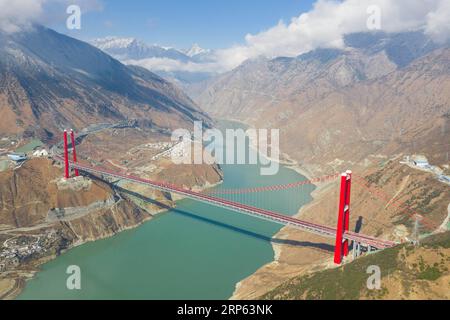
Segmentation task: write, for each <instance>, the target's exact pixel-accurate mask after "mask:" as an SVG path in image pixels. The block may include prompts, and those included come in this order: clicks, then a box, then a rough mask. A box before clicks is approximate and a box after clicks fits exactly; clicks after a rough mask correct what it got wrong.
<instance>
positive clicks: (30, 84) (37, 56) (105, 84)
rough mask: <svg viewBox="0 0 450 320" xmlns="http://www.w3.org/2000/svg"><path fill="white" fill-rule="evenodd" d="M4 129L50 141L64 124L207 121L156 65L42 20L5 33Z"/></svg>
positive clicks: (0, 83) (1, 63)
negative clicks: (115, 54)
mask: <svg viewBox="0 0 450 320" xmlns="http://www.w3.org/2000/svg"><path fill="white" fill-rule="evenodd" d="M0 110H1V111H2V115H3V116H2V118H1V119H0V132H1V133H2V134H7V135H24V136H25V137H27V136H37V137H39V138H41V139H43V140H44V141H51V140H52V139H53V138H54V136H55V134H56V133H59V132H60V131H61V130H62V129H63V128H68V127H72V128H74V129H81V128H84V127H87V126H88V125H89V124H93V123H100V122H104V123H115V122H119V121H124V120H130V119H140V120H145V121H142V122H141V123H147V125H148V126H151V124H154V125H157V126H160V127H165V128H169V129H170V128H179V127H180V126H181V127H183V126H184V127H185V126H189V127H190V126H191V122H192V121H193V120H195V119H200V120H205V121H208V118H207V116H206V115H205V114H203V113H202V112H200V111H199V110H198V109H197V106H196V105H195V103H193V102H192V100H190V99H189V98H188V97H187V96H186V95H185V94H183V93H182V92H181V91H180V90H178V89H177V88H176V87H175V86H173V85H172V84H170V83H169V82H167V81H165V80H163V79H162V78H160V77H158V76H156V75H155V74H152V73H151V72H149V71H147V70H145V69H142V68H138V67H133V68H129V67H126V66H125V65H123V64H121V63H120V62H119V61H117V60H115V59H113V58H111V57H110V56H108V55H107V54H105V53H103V52H102V51H100V50H99V49H97V48H94V47H93V46H91V45H89V44H87V43H84V42H81V41H78V40H75V39H72V38H70V37H67V36H64V35H62V34H58V33H57V32H55V31H52V30H50V29H47V28H45V27H42V26H37V25H36V26H34V27H33V28H32V29H30V30H26V31H22V32H18V33H3V32H2V33H0Z"/></svg>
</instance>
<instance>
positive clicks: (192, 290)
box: [18, 165, 313, 299]
mask: <svg viewBox="0 0 450 320" xmlns="http://www.w3.org/2000/svg"><path fill="white" fill-rule="evenodd" d="M222 169H223V173H224V181H223V184H221V185H220V186H217V187H216V188H217V189H220V188H247V187H255V186H268V185H275V184H286V183H292V182H296V181H300V180H304V179H305V177H303V176H301V175H300V174H298V173H297V172H295V171H294V170H291V169H288V168H286V167H283V166H280V170H279V172H278V174H277V175H274V176H261V175H260V165H223V166H222ZM312 191H313V187H312V186H308V187H304V189H303V192H299V190H298V189H296V190H291V191H279V192H277V193H270V196H269V194H261V195H259V196H254V197H248V199H246V197H244V196H243V197H242V199H238V200H240V201H245V202H248V204H252V205H256V204H257V205H258V206H260V207H263V208H266V209H271V210H275V211H278V212H281V213H284V214H288V215H293V214H295V213H296V212H298V210H299V208H300V207H301V206H302V205H304V204H306V203H308V202H309V201H311V197H310V193H311V192H312ZM280 228H281V226H280V225H277V224H274V223H271V222H267V221H262V220H259V219H257V218H254V217H250V216H246V215H242V214H238V213H234V212H231V211H228V210H225V209H222V208H216V207H213V206H210V205H206V204H202V203H197V202H195V201H192V200H189V199H185V200H181V201H179V202H178V205H177V208H176V210H171V211H168V212H165V213H162V214H160V215H158V216H157V217H156V218H154V219H152V220H151V221H148V222H146V223H144V224H143V225H141V226H139V227H137V228H135V229H132V230H129V231H124V232H122V233H120V234H118V235H116V236H114V237H111V238H108V239H105V240H99V241H95V242H91V243H87V244H84V245H82V246H79V247H76V248H74V249H71V250H69V251H68V252H66V253H64V254H62V255H61V256H59V257H57V258H56V259H54V260H52V261H50V262H48V263H46V264H44V265H43V266H42V269H41V271H40V272H38V273H37V275H36V277H35V278H33V279H32V280H30V281H28V282H27V285H26V287H25V289H24V291H23V292H22V294H21V295H20V296H19V298H18V299H227V298H229V297H231V295H232V293H233V291H234V289H235V285H236V283H238V282H239V281H241V280H242V279H244V278H246V277H248V276H249V275H251V274H252V273H254V272H255V271H256V270H257V269H258V268H260V267H261V266H263V265H264V264H266V263H268V262H270V261H272V260H273V256H274V252H273V249H272V245H271V238H272V237H273V235H274V234H275V233H277V231H279V230H280ZM71 265H77V266H79V267H80V270H81V290H68V289H67V286H66V281H67V278H68V277H69V275H68V274H67V273H66V270H67V268H68V267H69V266H71Z"/></svg>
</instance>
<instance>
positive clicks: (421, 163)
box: [411, 156, 430, 168]
mask: <svg viewBox="0 0 450 320" xmlns="http://www.w3.org/2000/svg"><path fill="white" fill-rule="evenodd" d="M411 160H412V162H413V163H414V165H415V166H417V167H419V168H428V167H429V166H430V164H429V162H428V160H427V158H425V157H424V156H413V157H412V159H411Z"/></svg>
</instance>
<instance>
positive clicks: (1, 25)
mask: <svg viewBox="0 0 450 320" xmlns="http://www.w3.org/2000/svg"><path fill="white" fill-rule="evenodd" d="M45 1H46V0H19V1H11V0H9V1H8V0H0V29H1V30H3V31H6V32H16V31H18V30H19V29H20V28H21V27H22V26H24V25H26V24H28V23H29V22H31V21H34V20H35V19H36V18H37V17H39V16H41V15H42V14H43V4H44V2H45Z"/></svg>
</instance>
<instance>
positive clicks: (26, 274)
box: [0, 177, 223, 300]
mask: <svg viewBox="0 0 450 320" xmlns="http://www.w3.org/2000/svg"><path fill="white" fill-rule="evenodd" d="M222 183H223V177H222V178H221V180H220V181H219V182H217V183H209V182H207V183H206V184H205V185H204V186H193V187H192V189H195V190H196V191H197V192H201V191H204V190H207V189H211V188H214V187H216V186H218V185H220V184H222ZM183 199H185V197H180V198H177V199H173V200H172V201H173V202H174V203H175V204H176V203H177V202H178V201H181V200H183ZM130 201H132V202H133V203H134V205H136V206H137V207H139V208H141V207H140V206H139V204H137V203H135V202H134V201H133V200H132V199H130ZM141 209H142V210H144V211H146V212H147V214H148V217H145V218H144V219H143V220H142V221H140V222H139V223H137V224H132V225H129V226H124V227H122V228H120V229H119V230H118V231H117V232H109V233H108V232H107V233H105V234H104V235H102V236H100V237H96V238H86V239H80V240H78V241H75V242H74V243H72V245H71V246H70V247H69V248H66V249H64V250H61V251H60V252H59V254H51V255H48V256H44V257H41V258H38V259H36V260H35V261H33V262H32V263H31V264H30V269H29V270H22V271H19V272H18V274H17V276H16V277H11V278H8V277H5V278H3V279H0V282H1V281H8V280H10V281H12V282H14V286H13V288H11V289H9V290H7V291H5V292H0V294H1V296H0V300H15V299H17V298H18V297H19V296H20V295H21V294H22V293H23V291H24V289H25V287H26V286H27V283H28V281H30V280H33V279H34V278H35V277H36V275H37V274H38V273H39V272H41V271H42V266H43V265H45V264H46V263H48V262H50V261H53V260H55V259H57V258H58V257H60V256H62V255H64V254H65V253H67V252H69V251H70V250H72V249H75V248H77V247H80V246H82V245H85V244H88V243H92V242H95V241H101V240H105V239H109V238H112V237H115V236H117V235H119V234H121V233H122V232H125V231H129V230H133V229H136V228H139V227H140V226H143V225H144V224H145V223H147V222H150V221H151V220H153V219H154V218H156V217H158V216H159V215H162V214H165V213H167V212H169V211H170V210H171V209H166V208H160V209H159V210H155V211H152V212H149V211H148V210H146V209H143V208H141ZM95 212H96V211H93V212H91V213H89V214H93V213H95ZM89 214H87V215H89ZM10 273H13V272H10Z"/></svg>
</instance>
